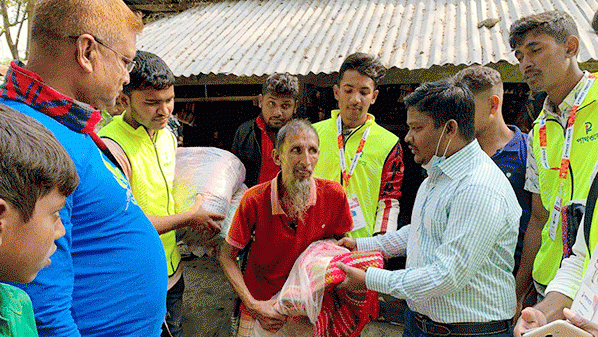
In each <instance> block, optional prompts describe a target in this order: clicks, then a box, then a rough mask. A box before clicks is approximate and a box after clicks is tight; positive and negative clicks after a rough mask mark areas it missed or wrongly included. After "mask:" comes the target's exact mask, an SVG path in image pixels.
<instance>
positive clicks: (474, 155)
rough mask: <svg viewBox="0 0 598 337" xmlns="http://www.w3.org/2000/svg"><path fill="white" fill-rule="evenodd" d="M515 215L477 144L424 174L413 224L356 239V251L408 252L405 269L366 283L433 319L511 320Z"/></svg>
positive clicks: (379, 272) (513, 201)
mask: <svg viewBox="0 0 598 337" xmlns="http://www.w3.org/2000/svg"><path fill="white" fill-rule="evenodd" d="M520 216H521V207H519V203H518V202H517V198H516V196H515V193H514V192H513V189H512V188H511V184H509V181H508V180H507V178H506V177H505V175H504V173H502V171H501V170H500V169H499V168H498V167H497V166H496V164H494V162H493V161H492V160H491V159H490V157H488V155H486V153H485V152H483V151H482V149H481V148H480V146H479V144H478V142H477V141H476V140H474V141H472V142H471V143H469V144H467V145H466V146H465V147H463V148H462V149H461V150H459V151H457V152H456V153H454V154H453V155H451V156H450V157H448V158H447V159H446V160H444V161H443V162H441V163H440V164H439V165H438V166H437V167H435V168H432V169H430V170H429V171H428V178H426V179H425V180H424V182H423V183H422V185H421V186H420V188H419V190H418V192H417V196H416V199H415V204H414V207H413V213H412V216H411V224H410V225H407V226H405V227H403V228H401V229H400V230H399V231H397V232H392V233H388V234H386V235H382V236H376V237H372V238H361V239H357V249H358V250H377V251H381V252H382V253H383V254H384V255H385V257H392V256H397V255H405V254H406V255H407V263H406V268H405V269H403V270H396V271H388V270H383V269H379V268H369V269H368V270H367V272H366V285H367V287H368V288H369V289H372V290H375V291H378V292H381V293H385V294H389V295H392V296H394V297H396V298H402V299H406V300H407V304H408V305H409V308H410V309H411V310H412V311H415V312H418V313H421V314H423V315H426V316H428V317H430V318H431V319H432V320H434V321H436V322H442V323H458V322H488V321H493V320H503V319H510V318H512V317H513V315H514V314H515V306H516V300H515V280H514V278H513V275H512V270H513V263H514V262H513V252H514V250H515V245H516V243H517V234H518V228H519V218H520Z"/></svg>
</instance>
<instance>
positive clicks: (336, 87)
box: [332, 84, 341, 101]
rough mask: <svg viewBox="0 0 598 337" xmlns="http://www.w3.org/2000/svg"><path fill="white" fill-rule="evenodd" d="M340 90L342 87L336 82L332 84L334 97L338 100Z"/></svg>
mask: <svg viewBox="0 0 598 337" xmlns="http://www.w3.org/2000/svg"><path fill="white" fill-rule="evenodd" d="M340 90H341V89H340V88H339V87H338V85H336V84H335V85H333V86H332V91H333V92H334V98H336V100H337V101H338V96H339V93H340Z"/></svg>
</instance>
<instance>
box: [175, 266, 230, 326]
mask: <svg viewBox="0 0 598 337" xmlns="http://www.w3.org/2000/svg"><path fill="white" fill-rule="evenodd" d="M183 264H184V266H185V272H184V273H185V274H184V275H185V293H184V295H183V303H184V314H183V328H184V330H183V336H184V337H204V336H205V337H208V336H209V337H224V336H230V317H231V312H232V307H233V300H234V298H235V294H234V292H233V290H232V288H231V286H230V285H229V283H228V281H227V280H226V277H225V276H224V273H223V272H222V268H220V264H219V263H218V260H216V259H215V258H212V257H209V256H203V257H201V258H193V259H192V260H188V261H183Z"/></svg>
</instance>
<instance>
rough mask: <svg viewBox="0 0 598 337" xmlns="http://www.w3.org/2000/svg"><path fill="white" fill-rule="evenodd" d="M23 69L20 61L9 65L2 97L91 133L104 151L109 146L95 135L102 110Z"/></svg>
mask: <svg viewBox="0 0 598 337" xmlns="http://www.w3.org/2000/svg"><path fill="white" fill-rule="evenodd" d="M24 66H25V65H24V64H23V63H22V62H21V61H14V62H12V63H11V64H10V68H9V69H8V72H7V73H6V81H5V82H4V84H2V86H0V97H2V98H6V99H11V100H15V101H18V102H22V103H25V104H27V105H29V106H31V107H32V108H34V109H36V110H38V111H41V112H43V113H44V114H46V115H48V116H50V117H52V118H54V119H55V120H57V121H58V122H60V123H61V124H63V125H65V126H66V127H68V128H69V129H71V130H73V131H76V132H80V133H86V134H89V135H90V136H91V138H92V139H93V140H94V142H95V143H96V144H97V145H98V146H99V147H100V149H102V150H105V149H106V145H104V142H102V141H101V140H100V138H99V137H98V136H97V135H96V133H95V125H96V124H97V123H98V122H99V121H100V119H101V114H100V111H99V110H96V109H94V108H93V107H92V106H91V105H89V104H86V103H83V102H79V101H76V100H74V99H73V98H71V97H68V96H66V95H64V94H62V93H60V92H58V91H57V90H55V89H54V88H52V87H50V86H48V85H47V84H46V83H45V82H44V80H43V79H42V78H41V77H40V76H39V75H38V74H36V73H34V72H32V71H30V70H28V69H25V68H24Z"/></svg>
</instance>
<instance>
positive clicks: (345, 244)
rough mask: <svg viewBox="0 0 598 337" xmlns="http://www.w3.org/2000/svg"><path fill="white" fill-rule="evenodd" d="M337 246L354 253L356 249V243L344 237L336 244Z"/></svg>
mask: <svg viewBox="0 0 598 337" xmlns="http://www.w3.org/2000/svg"><path fill="white" fill-rule="evenodd" d="M336 244H337V246H341V247H345V248H347V249H348V250H350V251H354V250H356V249H357V242H356V241H355V239H351V238H347V237H344V238H342V239H340V240H338V242H337V243H336Z"/></svg>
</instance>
